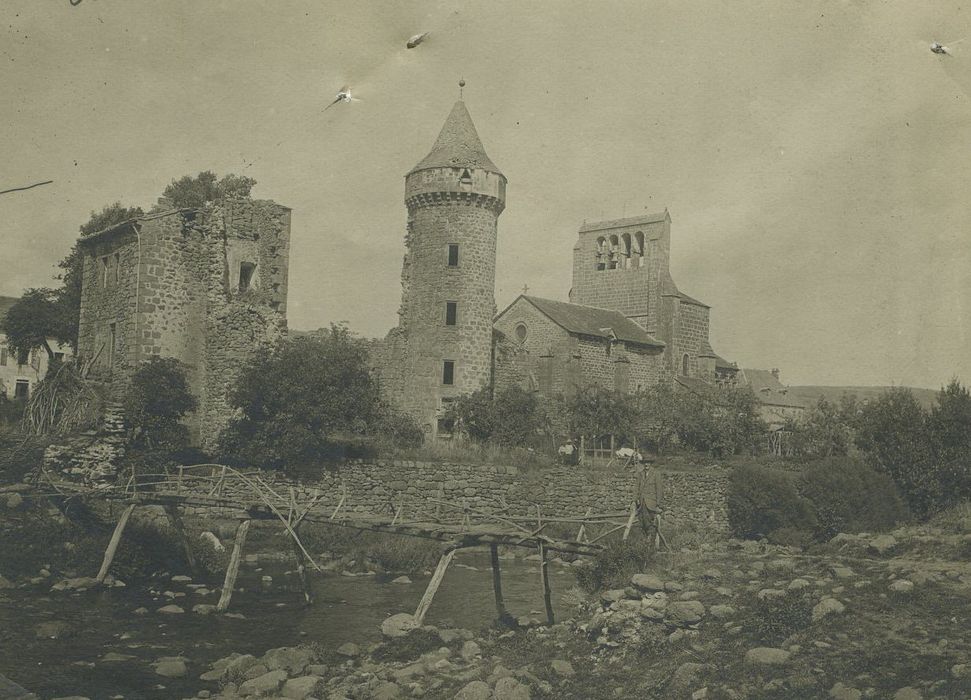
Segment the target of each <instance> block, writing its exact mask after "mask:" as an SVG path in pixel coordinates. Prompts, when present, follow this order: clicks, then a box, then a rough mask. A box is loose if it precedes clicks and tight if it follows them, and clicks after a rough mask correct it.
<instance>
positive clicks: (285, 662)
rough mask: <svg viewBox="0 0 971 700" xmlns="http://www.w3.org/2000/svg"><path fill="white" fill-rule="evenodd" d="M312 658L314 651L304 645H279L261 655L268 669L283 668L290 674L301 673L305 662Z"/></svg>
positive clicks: (305, 664)
mask: <svg viewBox="0 0 971 700" xmlns="http://www.w3.org/2000/svg"><path fill="white" fill-rule="evenodd" d="M313 660H314V653H313V652H312V651H311V650H310V649H307V648H306V647H280V648H278V649H270V651H268V652H266V653H265V654H264V655H263V659H262V661H263V663H264V664H266V667H267V668H268V669H269V670H270V671H276V670H277V669H281V668H282V669H283V670H284V671H287V672H289V673H291V674H300V673H303V670H304V669H305V668H307V664H309V663H310V662H311V661H313Z"/></svg>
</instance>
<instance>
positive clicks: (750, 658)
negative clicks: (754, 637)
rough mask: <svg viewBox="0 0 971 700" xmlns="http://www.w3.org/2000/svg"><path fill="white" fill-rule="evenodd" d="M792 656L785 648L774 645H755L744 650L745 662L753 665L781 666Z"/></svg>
mask: <svg viewBox="0 0 971 700" xmlns="http://www.w3.org/2000/svg"><path fill="white" fill-rule="evenodd" d="M790 656H792V654H790V653H789V652H788V651H786V650H785V649H777V648H775V647H756V648H755V649H749V650H748V651H747V652H745V663H747V664H752V665H753V666H781V665H782V664H785V663H786V662H788V661H789V657H790Z"/></svg>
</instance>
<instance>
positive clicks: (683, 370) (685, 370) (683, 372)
mask: <svg viewBox="0 0 971 700" xmlns="http://www.w3.org/2000/svg"><path fill="white" fill-rule="evenodd" d="M688 362H689V359H688V353H685V354H684V355H683V356H682V357H681V376H683V377H687V376H688Z"/></svg>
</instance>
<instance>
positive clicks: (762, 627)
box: [750, 591, 813, 645]
mask: <svg viewBox="0 0 971 700" xmlns="http://www.w3.org/2000/svg"><path fill="white" fill-rule="evenodd" d="M812 615H813V599H812V598H810V597H809V596H808V595H806V594H805V593H803V592H802V591H786V593H785V594H784V595H781V596H767V597H765V598H763V599H761V600H757V601H756V603H755V606H754V609H753V610H752V615H751V618H750V619H751V625H752V631H753V632H754V633H755V634H756V635H757V637H758V639H759V640H760V641H761V642H762V643H764V644H770V645H776V644H781V643H782V642H783V641H784V640H785V639H786V638H787V637H789V636H790V635H793V634H795V633H796V632H800V631H802V630H804V629H807V628H808V627H809V625H810V624H812V619H813V618H812Z"/></svg>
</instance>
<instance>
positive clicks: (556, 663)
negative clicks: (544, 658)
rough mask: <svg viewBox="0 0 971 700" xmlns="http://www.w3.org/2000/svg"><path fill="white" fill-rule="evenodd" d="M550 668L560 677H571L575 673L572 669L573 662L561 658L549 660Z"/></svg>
mask: <svg viewBox="0 0 971 700" xmlns="http://www.w3.org/2000/svg"><path fill="white" fill-rule="evenodd" d="M550 668H551V669H552V670H553V673H555V674H556V675H557V676H560V677H562V678H572V677H573V676H575V675H576V673H577V672H576V671H574V670H573V664H571V663H570V662H569V661H564V660H563V659H554V660H553V661H551V662H550Z"/></svg>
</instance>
